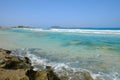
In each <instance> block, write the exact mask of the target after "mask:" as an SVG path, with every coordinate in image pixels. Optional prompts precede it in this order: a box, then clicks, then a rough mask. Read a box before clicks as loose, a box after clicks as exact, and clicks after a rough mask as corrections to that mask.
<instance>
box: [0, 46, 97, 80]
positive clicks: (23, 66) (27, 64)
mask: <svg viewBox="0 0 120 80" xmlns="http://www.w3.org/2000/svg"><path fill="white" fill-rule="evenodd" d="M33 68H34V67H33V66H31V61H30V59H29V58H28V57H24V58H20V57H17V56H13V55H11V51H10V50H5V49H2V48H0V80H94V79H93V78H92V77H91V75H90V73H89V72H85V73H84V72H81V73H76V74H74V77H72V78H70V77H68V76H66V75H59V74H58V73H55V72H54V70H53V69H52V68H51V66H46V68H45V69H44V70H41V71H34V70H33ZM95 80H99V79H95Z"/></svg>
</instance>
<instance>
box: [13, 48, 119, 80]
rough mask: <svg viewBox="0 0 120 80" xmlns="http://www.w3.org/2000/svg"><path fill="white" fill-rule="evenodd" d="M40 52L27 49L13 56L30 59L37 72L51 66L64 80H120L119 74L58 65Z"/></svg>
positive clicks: (18, 51)
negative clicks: (91, 79) (86, 79)
mask: <svg viewBox="0 0 120 80" xmlns="http://www.w3.org/2000/svg"><path fill="white" fill-rule="evenodd" d="M40 52H42V51H41V49H35V48H34V49H32V48H31V49H29V48H26V49H17V50H13V51H12V55H15V56H19V57H21V58H22V57H28V58H30V59H31V62H32V65H33V66H34V67H35V70H43V69H45V66H51V67H52V69H53V70H54V71H55V72H56V73H57V74H58V76H59V77H60V78H61V79H62V80H84V78H85V77H84V75H87V77H89V78H93V79H94V80H120V75H119V73H118V72H114V71H113V72H111V73H104V72H98V73H93V72H92V71H90V70H87V69H83V68H74V67H70V66H68V65H67V64H65V63H57V62H55V61H51V60H48V59H47V58H42V57H41V56H40V55H39V56H38V55H36V54H37V53H40ZM98 71H99V70H98ZM90 76H92V77H90Z"/></svg>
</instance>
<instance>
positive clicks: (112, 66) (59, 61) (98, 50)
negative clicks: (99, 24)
mask: <svg viewBox="0 0 120 80" xmlns="http://www.w3.org/2000/svg"><path fill="white" fill-rule="evenodd" d="M0 48H5V49H10V50H12V51H13V55H16V56H21V57H23V56H26V57H29V58H30V59H31V61H32V65H33V66H35V70H41V69H44V67H45V66H52V68H53V69H54V71H55V72H56V73H58V74H59V76H62V75H63V74H64V75H65V76H67V77H69V78H68V80H80V79H79V72H81V71H82V72H86V71H87V72H89V73H90V74H91V75H92V77H93V78H94V79H95V80H120V29H119V28H106V29H104V28H92V29H91V28H87V29H55V28H51V29H42V28H22V29H17V28H13V29H11V30H0ZM76 76H77V77H78V78H76V79H75V78H74V77H76Z"/></svg>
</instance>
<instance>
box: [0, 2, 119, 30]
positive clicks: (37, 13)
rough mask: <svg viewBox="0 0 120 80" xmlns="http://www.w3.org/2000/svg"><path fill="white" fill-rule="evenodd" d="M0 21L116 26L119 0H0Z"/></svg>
mask: <svg viewBox="0 0 120 80" xmlns="http://www.w3.org/2000/svg"><path fill="white" fill-rule="evenodd" d="M0 25H1V26H18V25H27V26H32V27H50V26H63V27H119V28H120V0H0Z"/></svg>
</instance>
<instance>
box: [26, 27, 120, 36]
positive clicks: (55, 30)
mask: <svg viewBox="0 0 120 80" xmlns="http://www.w3.org/2000/svg"><path fill="white" fill-rule="evenodd" d="M24 30H31V31H37V32H69V33H87V34H90V33H92V34H118V35H119V34H120V30H90V29H47V30H46V29H42V28H39V29H36V28H33V29H32V28H24Z"/></svg>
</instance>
